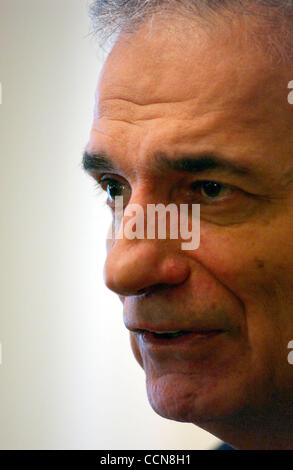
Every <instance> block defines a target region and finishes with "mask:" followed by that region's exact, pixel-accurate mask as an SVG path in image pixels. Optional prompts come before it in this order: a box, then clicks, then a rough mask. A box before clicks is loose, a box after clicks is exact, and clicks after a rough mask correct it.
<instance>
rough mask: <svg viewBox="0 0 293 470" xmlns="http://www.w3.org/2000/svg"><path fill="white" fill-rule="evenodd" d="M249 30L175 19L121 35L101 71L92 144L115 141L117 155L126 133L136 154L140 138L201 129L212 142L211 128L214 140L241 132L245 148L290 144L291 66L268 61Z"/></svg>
mask: <svg viewBox="0 0 293 470" xmlns="http://www.w3.org/2000/svg"><path fill="white" fill-rule="evenodd" d="M253 31H254V29H253V27H252V26H251V31H250V29H249V27H248V26H247V25H246V26H245V27H244V26H243V25H241V24H235V25H234V26H233V27H232V26H231V25H230V26H229V27H228V26H227V25H223V24H221V25H220V24H219V25H218V27H215V28H214V30H212V29H211V28H209V29H208V30H206V29H204V28H203V27H201V26H200V25H199V24H196V23H194V22H190V21H188V20H180V21H177V20H176V21H175V20H174V19H173V23H172V24H171V23H168V24H167V23H166V22H164V21H158V22H157V23H156V22H155V21H153V23H152V26H150V24H145V25H143V26H142V27H141V28H140V29H139V30H138V31H137V32H136V33H135V34H132V35H124V36H121V37H120V38H119V39H118V41H117V43H116V44H115V46H114V48H113V50H112V52H111V53H110V55H109V57H108V59H107V61H106V63H105V66H104V68H103V71H102V74H101V78H100V82H99V86H98V93H97V97H98V100H97V105H96V115H95V121H94V126H93V131H94V138H93V141H92V145H93V146H95V142H97V141H100V142H101V141H103V142H104V144H103V145H104V146H108V143H109V142H111V146H112V148H114V147H115V143H116V150H117V155H118V154H119V145H120V143H122V142H123V144H125V141H126V140H127V143H128V144H129V146H130V148H131V151H132V153H133V154H134V153H136V154H137V148H135V147H134V145H136V146H137V145H138V142H139V146H140V148H142V143H143V142H146V141H148V142H149V141H150V140H151V142H152V143H154V144H155V143H156V141H157V142H162V141H163V140H164V139H165V140H168V139H169V143H170V144H172V143H174V141H175V142H179V141H180V139H181V140H183V141H185V142H187V141H188V139H190V140H194V139H197V137H202V136H203V137H206V140H205V142H206V141H207V139H208V140H209V142H210V143H211V142H212V140H213V139H212V134H214V135H216V134H217V139H218V140H217V142H216V141H215V142H214V145H215V146H217V145H218V144H219V145H222V144H225V143H227V141H230V142H231V145H233V141H234V142H235V143H237V142H238V143H239V138H241V139H242V142H241V143H242V146H244V147H246V148H247V150H248V151H249V150H250V149H249V146H250V145H251V142H252V141H253V145H254V146H256V145H258V147H259V149H262V148H263V146H264V141H265V142H266V145H267V146H268V147H270V148H271V152H272V153H274V152H275V150H276V148H277V147H278V146H279V145H280V142H281V143H283V141H284V139H287V140H288V139H289V140H290V139H291V143H292V144H293V142H292V134H293V133H292V126H293V112H292V111H293V107H292V106H289V105H288V101H287V95H288V82H289V81H290V80H291V79H292V75H293V68H291V69H290V68H289V67H288V66H287V67H285V66H281V65H280V64H277V62H276V61H275V62H274V61H270V60H268V58H267V57H266V56H265V54H264V53H263V51H262V50H261V49H260V48H257V47H256V46H255V44H254V43H253V40H252V37H253ZM220 134H221V135H220ZM107 136H108V137H109V138H110V140H109V139H108V142H106V140H107V139H106V140H105V138H106V137H107ZM150 136H151V139H150ZM131 141H133V145H132V144H131ZM205 142H204V143H203V145H205ZM239 145H240V144H239ZM239 145H238V146H239ZM291 148H292V146H291ZM255 150H256V149H255ZM236 152H237V149H236ZM123 153H124V156H125V152H123ZM287 153H288V152H287ZM290 155H292V152H291V153H290ZM268 158H269V156H268Z"/></svg>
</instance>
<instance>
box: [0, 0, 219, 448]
mask: <svg viewBox="0 0 293 470" xmlns="http://www.w3.org/2000/svg"><path fill="white" fill-rule="evenodd" d="M88 33H89V22H88V19H87V3H86V0H0V48H1V54H0V82H1V83H2V94H3V97H2V99H3V103H2V104H1V105H0V165H1V167H0V207H1V231H0V237H1V243H0V259H1V274H0V276H1V279H0V289H1V292H0V342H1V343H2V364H1V365H0V448H1V449H208V448H213V447H215V446H216V445H217V444H218V442H219V441H218V440H217V439H215V438H214V437H213V436H211V435H210V434H208V433H206V432H204V431H202V430H200V429H198V428H197V427H195V426H194V425H192V424H182V423H176V422H171V421H167V420H164V419H162V418H160V417H159V416H157V415H156V414H155V413H154V412H153V410H152V409H151V407H150V406H149V404H148V402H147V397H146V391H145V385H144V373H143V371H142V370H141V369H140V367H139V366H138V364H137V363H136V362H135V360H134V358H133V357H132V354H131V351H130V346H129V340H128V334H127V332H126V330H125V327H124V326H123V323H122V311H121V306H120V303H119V301H118V300H117V299H116V297H115V295H114V294H112V293H110V292H109V291H108V290H106V288H105V287H104V286H103V278H102V271H103V263H104V257H105V248H104V246H105V243H104V238H105V234H106V231H107V228H108V220H109V215H108V213H107V211H106V208H105V207H103V205H102V203H101V201H100V200H99V198H98V196H97V193H96V190H95V187H94V183H93V182H91V180H90V179H89V177H88V176H86V175H85V174H84V173H83V172H82V171H81V167H80V162H81V155H82V151H83V149H84V147H85V145H86V142H87V138H88V132H89V128H90V122H91V118H92V109H93V104H94V93H95V85H96V82H97V78H98V72H99V69H100V63H101V60H99V58H98V53H97V48H96V46H95V44H94V41H93V39H90V37H88Z"/></svg>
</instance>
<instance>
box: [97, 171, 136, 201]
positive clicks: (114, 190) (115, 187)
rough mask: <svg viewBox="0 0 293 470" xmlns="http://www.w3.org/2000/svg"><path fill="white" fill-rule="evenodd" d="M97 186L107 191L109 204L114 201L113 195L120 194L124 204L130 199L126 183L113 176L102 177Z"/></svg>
mask: <svg viewBox="0 0 293 470" xmlns="http://www.w3.org/2000/svg"><path fill="white" fill-rule="evenodd" d="M98 184H99V186H100V187H101V188H102V189H103V190H104V191H106V192H107V194H108V201H109V205H110V206H111V205H113V204H114V203H115V197H117V196H122V197H123V201H124V204H127V202H128V200H129V199H130V188H129V186H128V185H127V184H125V183H122V181H119V180H117V179H114V178H109V177H103V178H101V179H100V180H99V182H98Z"/></svg>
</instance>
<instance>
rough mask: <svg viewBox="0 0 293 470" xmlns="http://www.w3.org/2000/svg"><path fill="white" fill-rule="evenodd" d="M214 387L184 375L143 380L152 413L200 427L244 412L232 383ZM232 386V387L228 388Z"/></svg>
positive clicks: (241, 395)
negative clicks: (199, 425)
mask: <svg viewBox="0 0 293 470" xmlns="http://www.w3.org/2000/svg"><path fill="white" fill-rule="evenodd" d="M229 382H230V381H229V380H228V381H227V382H226V383H225V382H224V381H222V383H215V382H213V381H212V380H209V379H207V380H200V379H199V378H198V377H192V376H187V375H185V374H180V373H176V374H175V373H174V374H166V375H163V376H161V377H158V378H154V377H147V381H146V384H147V394H148V399H149V402H150V405H151V406H152V408H153V410H154V411H155V412H156V413H157V414H159V415H160V416H162V417H163V418H166V419H171V420H174V421H180V422H185V423H194V424H200V423H204V422H211V421H219V420H221V421H222V420H224V419H225V418H228V417H229V418H230V417H233V416H236V415H237V414H239V413H240V412H241V410H243V409H244V408H245V405H246V399H247V398H248V397H247V396H246V394H245V393H241V390H239V388H238V387H237V390H236V389H235V383H234V386H233V384H230V383H229ZM230 385H232V387H229V386H230Z"/></svg>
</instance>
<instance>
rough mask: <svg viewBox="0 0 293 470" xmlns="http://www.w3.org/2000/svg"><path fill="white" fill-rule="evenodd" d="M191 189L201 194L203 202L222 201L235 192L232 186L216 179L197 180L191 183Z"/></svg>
mask: <svg viewBox="0 0 293 470" xmlns="http://www.w3.org/2000/svg"><path fill="white" fill-rule="evenodd" d="M191 189H192V191H194V192H197V193H199V196H200V197H201V198H203V199H204V201H203V202H207V203H212V202H213V201H215V202H220V201H222V200H224V199H226V198H227V197H229V196H230V195H231V194H232V192H233V189H232V188H231V187H229V186H226V185H224V184H222V183H218V182H216V181H196V182H194V183H192V184H191Z"/></svg>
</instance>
